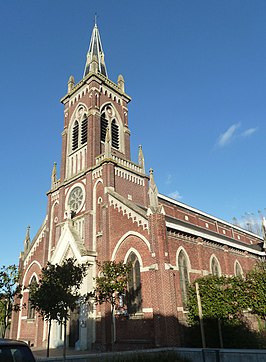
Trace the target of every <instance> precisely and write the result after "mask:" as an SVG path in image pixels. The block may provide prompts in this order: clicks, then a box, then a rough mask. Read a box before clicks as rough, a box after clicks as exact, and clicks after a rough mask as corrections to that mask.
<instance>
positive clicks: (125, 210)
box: [108, 194, 148, 230]
mask: <svg viewBox="0 0 266 362" xmlns="http://www.w3.org/2000/svg"><path fill="white" fill-rule="evenodd" d="M108 196H109V205H110V206H113V207H114V209H118V211H119V212H122V214H123V215H126V216H127V218H128V219H132V222H133V223H135V222H136V223H137V224H138V226H141V227H142V229H143V230H147V229H148V220H147V219H146V218H145V217H143V216H141V215H140V214H138V213H137V212H135V211H133V210H132V209H131V208H130V207H129V206H126V205H125V204H124V203H122V202H120V201H119V200H118V199H116V198H115V197H114V196H112V195H110V194H109V195H108Z"/></svg>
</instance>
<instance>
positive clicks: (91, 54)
mask: <svg viewBox="0 0 266 362" xmlns="http://www.w3.org/2000/svg"><path fill="white" fill-rule="evenodd" d="M93 63H97V67H96V69H97V71H98V72H99V73H101V74H103V75H104V76H106V77H108V75H107V69H106V66H105V62H104V53H103V47H102V43H101V38H100V33H99V30H98V26H97V15H96V14H95V18H94V27H93V30H92V34H91V41H90V46H89V50H88V53H87V61H86V65H85V69H84V75H83V77H85V76H86V75H87V74H88V73H89V72H91V71H95V70H96V69H95V66H94V64H93Z"/></svg>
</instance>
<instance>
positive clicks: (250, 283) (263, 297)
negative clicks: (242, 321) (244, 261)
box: [245, 262, 266, 321]
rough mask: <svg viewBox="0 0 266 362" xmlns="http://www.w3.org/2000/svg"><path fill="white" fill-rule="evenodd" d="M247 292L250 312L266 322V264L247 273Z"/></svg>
mask: <svg viewBox="0 0 266 362" xmlns="http://www.w3.org/2000/svg"><path fill="white" fill-rule="evenodd" d="M245 290H246V297H247V303H248V308H249V310H250V312H251V313H253V314H256V315H257V316H258V317H260V318H261V319H263V320H264V321H266V262H260V263H257V264H256V265H255V267H254V268H253V269H252V270H250V271H249V272H248V273H247V275H246V288H245Z"/></svg>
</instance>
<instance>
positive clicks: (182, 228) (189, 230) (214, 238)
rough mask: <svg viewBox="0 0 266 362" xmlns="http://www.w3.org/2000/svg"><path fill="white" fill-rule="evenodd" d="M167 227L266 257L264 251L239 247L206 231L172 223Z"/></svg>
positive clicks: (168, 223)
mask: <svg viewBox="0 0 266 362" xmlns="http://www.w3.org/2000/svg"><path fill="white" fill-rule="evenodd" d="M166 227H169V228H171V229H174V230H178V231H182V232H185V233H189V234H192V235H195V236H199V237H201V238H203V239H207V240H211V241H214V242H216V243H218V244H222V245H227V246H229V247H231V248H234V249H239V250H243V251H247V252H249V253H251V254H255V255H259V256H265V252H264V251H258V250H255V249H251V248H249V247H248V245H247V246H245V245H238V244H236V243H234V242H232V241H228V240H224V239H222V238H219V237H218V236H215V235H210V234H207V233H205V232H204V231H198V230H195V229H193V228H191V227H189V226H182V225H176V224H173V223H171V222H166Z"/></svg>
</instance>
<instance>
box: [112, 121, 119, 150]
mask: <svg viewBox="0 0 266 362" xmlns="http://www.w3.org/2000/svg"><path fill="white" fill-rule="evenodd" d="M112 147H114V148H116V149H117V150H118V149H119V127H118V125H117V124H116V121H115V120H114V119H113V120H112Z"/></svg>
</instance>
